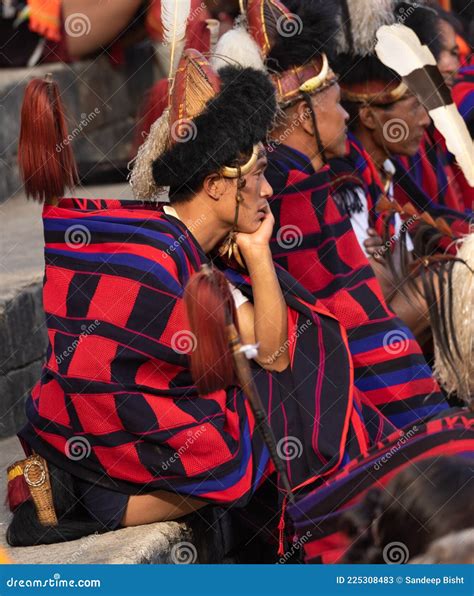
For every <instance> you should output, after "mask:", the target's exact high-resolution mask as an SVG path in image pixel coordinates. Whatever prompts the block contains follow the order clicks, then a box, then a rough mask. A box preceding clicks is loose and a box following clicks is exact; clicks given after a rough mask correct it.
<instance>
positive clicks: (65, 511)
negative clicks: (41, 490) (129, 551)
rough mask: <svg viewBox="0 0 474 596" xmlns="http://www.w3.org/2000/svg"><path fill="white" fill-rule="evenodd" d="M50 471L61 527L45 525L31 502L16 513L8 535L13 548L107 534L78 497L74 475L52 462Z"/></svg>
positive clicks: (55, 506) (18, 508) (49, 465)
mask: <svg viewBox="0 0 474 596" xmlns="http://www.w3.org/2000/svg"><path fill="white" fill-rule="evenodd" d="M48 470H49V476H50V481H51V488H52V493H53V502H54V508H55V511H56V515H57V518H58V522H59V523H58V525H57V526H43V525H41V524H40V522H39V520H38V515H37V513H36V509H35V505H34V503H33V501H32V500H31V499H29V500H27V501H25V502H24V503H23V504H22V505H20V506H19V507H17V509H15V512H14V513H13V518H12V520H11V522H10V525H9V526H8V528H7V534H6V540H7V543H8V544H9V545H10V546H35V545H38V544H54V543H56V542H66V541H68V540H77V539H78V538H82V537H83V536H87V535H89V534H100V533H103V532H104V531H105V528H104V524H102V523H101V522H98V521H96V520H93V519H92V518H91V517H90V516H89V515H88V514H87V512H86V511H85V509H84V508H83V506H82V504H81V503H80V501H79V499H78V498H77V497H76V496H75V492H74V480H73V477H72V475H71V474H69V473H68V472H66V471H64V470H61V469H60V468H57V467H56V466H55V465H53V464H51V463H48Z"/></svg>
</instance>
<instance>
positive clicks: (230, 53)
mask: <svg viewBox="0 0 474 596" xmlns="http://www.w3.org/2000/svg"><path fill="white" fill-rule="evenodd" d="M235 63H237V64H239V65H240V66H243V67H244V68H246V67H252V68H256V69H257V70H262V71H264V72H265V71H266V70H265V65H264V63H263V58H262V54H261V52H260V49H259V47H258V45H257V43H256V41H255V40H254V39H253V37H252V36H251V35H250V33H249V32H248V31H247V29H246V27H245V25H244V24H239V25H238V26H237V27H235V28H234V29H231V30H230V31H227V33H225V34H224V35H223V36H222V37H221V38H220V39H219V41H218V42H217V45H216V48H215V50H214V55H213V56H212V58H211V66H212V67H213V68H214V69H215V70H219V69H220V68H222V67H224V66H228V65H229V64H231V65H232V64H235Z"/></svg>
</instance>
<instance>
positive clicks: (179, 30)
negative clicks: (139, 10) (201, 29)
mask: <svg viewBox="0 0 474 596" xmlns="http://www.w3.org/2000/svg"><path fill="white" fill-rule="evenodd" d="M190 12H191V0H161V23H162V25H163V43H164V44H165V45H169V47H170V69H169V76H168V78H169V79H171V77H172V74H173V72H174V71H175V70H176V68H177V65H178V62H179V59H180V57H181V53H182V51H183V49H184V42H185V37H186V26H187V22H188V17H189V13H190Z"/></svg>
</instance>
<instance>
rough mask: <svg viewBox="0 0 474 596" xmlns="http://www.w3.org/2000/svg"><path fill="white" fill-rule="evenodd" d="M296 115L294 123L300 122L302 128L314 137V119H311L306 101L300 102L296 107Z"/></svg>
mask: <svg viewBox="0 0 474 596" xmlns="http://www.w3.org/2000/svg"><path fill="white" fill-rule="evenodd" d="M294 109H295V114H294V118H293V119H292V121H293V122H298V123H299V125H300V126H301V128H302V129H303V130H304V131H305V132H306V133H307V134H309V135H311V136H314V128H313V119H312V118H311V114H310V108H309V106H308V104H307V103H306V102H305V101H300V102H298V103H297V104H296V105H295V108H294Z"/></svg>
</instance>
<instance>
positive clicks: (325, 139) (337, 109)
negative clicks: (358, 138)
mask: <svg viewBox="0 0 474 596" xmlns="http://www.w3.org/2000/svg"><path fill="white" fill-rule="evenodd" d="M312 103H313V108H314V111H315V113H316V121H317V125H318V130H319V134H320V136H321V141H322V144H323V147H324V148H325V152H326V156H327V157H328V158H331V157H342V156H343V155H344V154H345V152H346V141H347V122H348V120H349V114H348V113H347V112H346V111H345V109H344V108H343V107H342V105H341V90H340V88H339V85H338V84H337V83H336V84H334V85H331V87H329V88H328V89H326V90H325V91H322V92H321V93H316V94H315V95H314V96H313V97H312Z"/></svg>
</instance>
